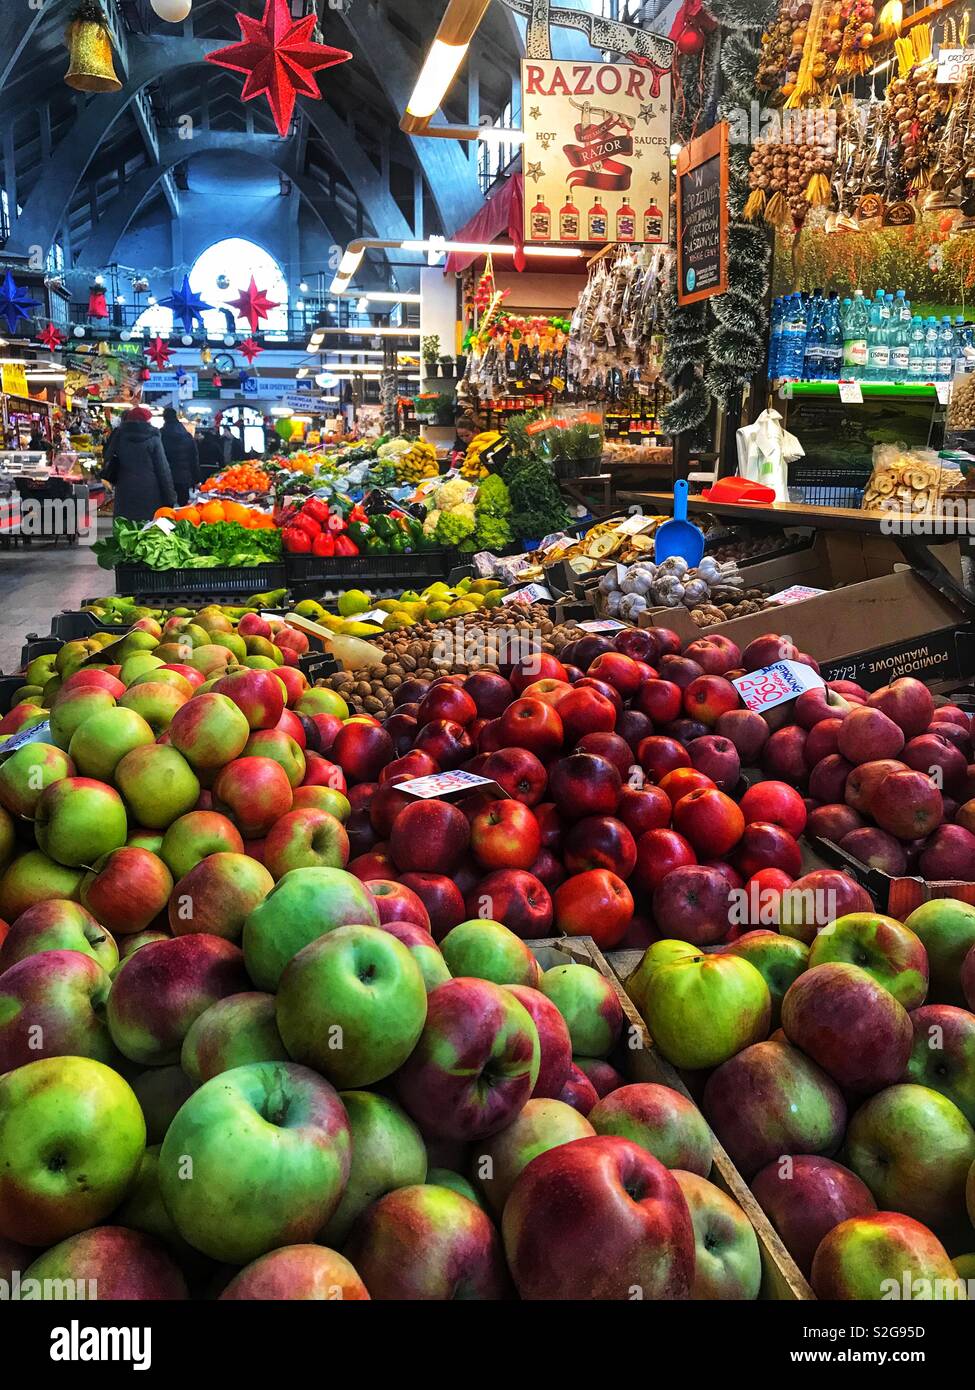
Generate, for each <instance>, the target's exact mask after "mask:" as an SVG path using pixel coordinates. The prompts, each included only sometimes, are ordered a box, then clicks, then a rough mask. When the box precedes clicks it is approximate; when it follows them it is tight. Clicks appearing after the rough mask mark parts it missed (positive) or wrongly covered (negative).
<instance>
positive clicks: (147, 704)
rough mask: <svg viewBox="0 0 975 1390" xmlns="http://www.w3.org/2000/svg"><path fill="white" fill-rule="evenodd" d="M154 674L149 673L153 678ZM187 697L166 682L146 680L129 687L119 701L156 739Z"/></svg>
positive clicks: (163, 731)
mask: <svg viewBox="0 0 975 1390" xmlns="http://www.w3.org/2000/svg"><path fill="white" fill-rule="evenodd" d="M155 674H156V673H155V672H154V671H153V672H150V675H152V676H154V675H155ZM188 699H189V696H188V695H186V694H184V693H183V691H182V690H180V688H179V687H178V686H175V685H170V684H169V682H168V681H159V680H147V681H140V682H139V683H138V684H137V685H131V686H130V687H129V689H128V690H127V691H126V692H125V694H124V695H123V696H122V698H121V699H120V700H119V704H120V705H121V706H122V708H123V709H128V710H132V711H133V712H134V713H135V714H138V715H139V716H140V717H141V718H142V719H144V720H145V722H146V723H147V724H148V725H149V728H150V729H151V730H152V732H153V735H154V736H155V737H156V738H158V737H159V735H160V734H164V733H165V732H166V730H167V729H168V728H169V726H170V724H171V723H172V722H173V719H174V718H175V717H176V714H177V712H178V711H179V710H181V709H182V708H183V706H184V705H185V704H186V702H187V700H188Z"/></svg>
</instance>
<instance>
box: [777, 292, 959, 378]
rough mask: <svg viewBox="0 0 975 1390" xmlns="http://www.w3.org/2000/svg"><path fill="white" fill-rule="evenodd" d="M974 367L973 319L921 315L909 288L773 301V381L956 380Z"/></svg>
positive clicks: (793, 296) (796, 294)
mask: <svg viewBox="0 0 975 1390" xmlns="http://www.w3.org/2000/svg"><path fill="white" fill-rule="evenodd" d="M972 371H975V324H971V323H966V322H965V320H964V318H962V317H961V315H959V316H958V317H956V318H955V319H954V321H952V319H951V318H950V317H948V316H947V315H945V317H944V318H942V319H941V321H940V322H939V321H938V320H937V319H936V318H927V319H924V318H922V317H921V315H920V314H915V313H913V312H912V308H911V301H910V300H909V299H908V297H907V291H906V290H896V291H892V290H884V289H877V290H875V291H874V293H873V296H872V298H871V297H868V296H867V295H865V294H864V293H863V291H862V290H856V291H855V292H854V294H853V295H852V296H851V297H850V298H847V299H844V300H842V301H841V300H840V298H839V296H838V295H837V293H836V291H835V290H831V291H830V292H829V293H825V292H824V291H823V290H822V289H814V290H813V292H812V294H805V293H800V292H798V291H795V292H793V293H792V294H786V295H780V296H779V297H778V298H777V299H775V300H774V302H773V304H772V314H771V332H770V336H769V356H768V372H769V377H770V379H771V380H783V381H867V382H873V383H876V384H882V383H884V382H887V383H901V382H910V383H913V384H914V385H924V384H927V383H935V382H941V381H952V380H953V379H954V377H955V376H956V374H957V373H959V372H972Z"/></svg>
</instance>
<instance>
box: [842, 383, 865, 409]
mask: <svg viewBox="0 0 975 1390" xmlns="http://www.w3.org/2000/svg"><path fill="white" fill-rule="evenodd" d="M840 400H841V401H842V402H843V404H844V405H862V404H863V391H862V390H861V389H860V383H859V382H858V381H841V382H840Z"/></svg>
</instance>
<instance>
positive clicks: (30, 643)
mask: <svg viewBox="0 0 975 1390" xmlns="http://www.w3.org/2000/svg"><path fill="white" fill-rule="evenodd" d="M63 646H64V639H63V638H61V637H38V635H37V633H36V632H28V634H27V637H26V640H25V641H24V645H23V646H22V647H21V649H20V665H21V669H22V670H25V671H26V669H27V667H28V666H29V664H30V663H31V662H32V661H33V660H34V657H35V656H50V655H51V653H52V652H59V651H60V650H61V648H62V647H63Z"/></svg>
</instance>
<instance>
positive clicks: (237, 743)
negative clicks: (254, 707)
mask: <svg viewBox="0 0 975 1390" xmlns="http://www.w3.org/2000/svg"><path fill="white" fill-rule="evenodd" d="M169 736H170V739H171V741H172V745H173V747H174V748H176V749H177V750H178V751H179V752H180V753H182V755H183V757H184V758H185V759H186V761H187V762H188V763H189V765H190V767H192V768H193V769H194V770H195V771H197V772H207V771H214V770H216V769H217V768H221V767H224V766H225V765H226V764H227V763H229V762H233V760H234V758H236V757H238V756H239V755H240V754H241V753H243V751H244V749H245V747H246V745H247V740H248V739H249V738H250V725H249V724H248V722H247V716H246V715H245V714H244V713H243V711H242V710H240V709H238V707H237V706H236V705H235V704H234V702H233V700H231V699H230V697H229V696H228V695H218V694H217V692H216V691H210V692H209V694H206V695H196V696H194V698H193V699H192V700H188V701H187V702H186V704H185V705H183V707H182V708H181V709H180V710H178V711H177V713H176V715H175V716H174V718H173V722H172V723H171V724H170V726H169Z"/></svg>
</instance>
